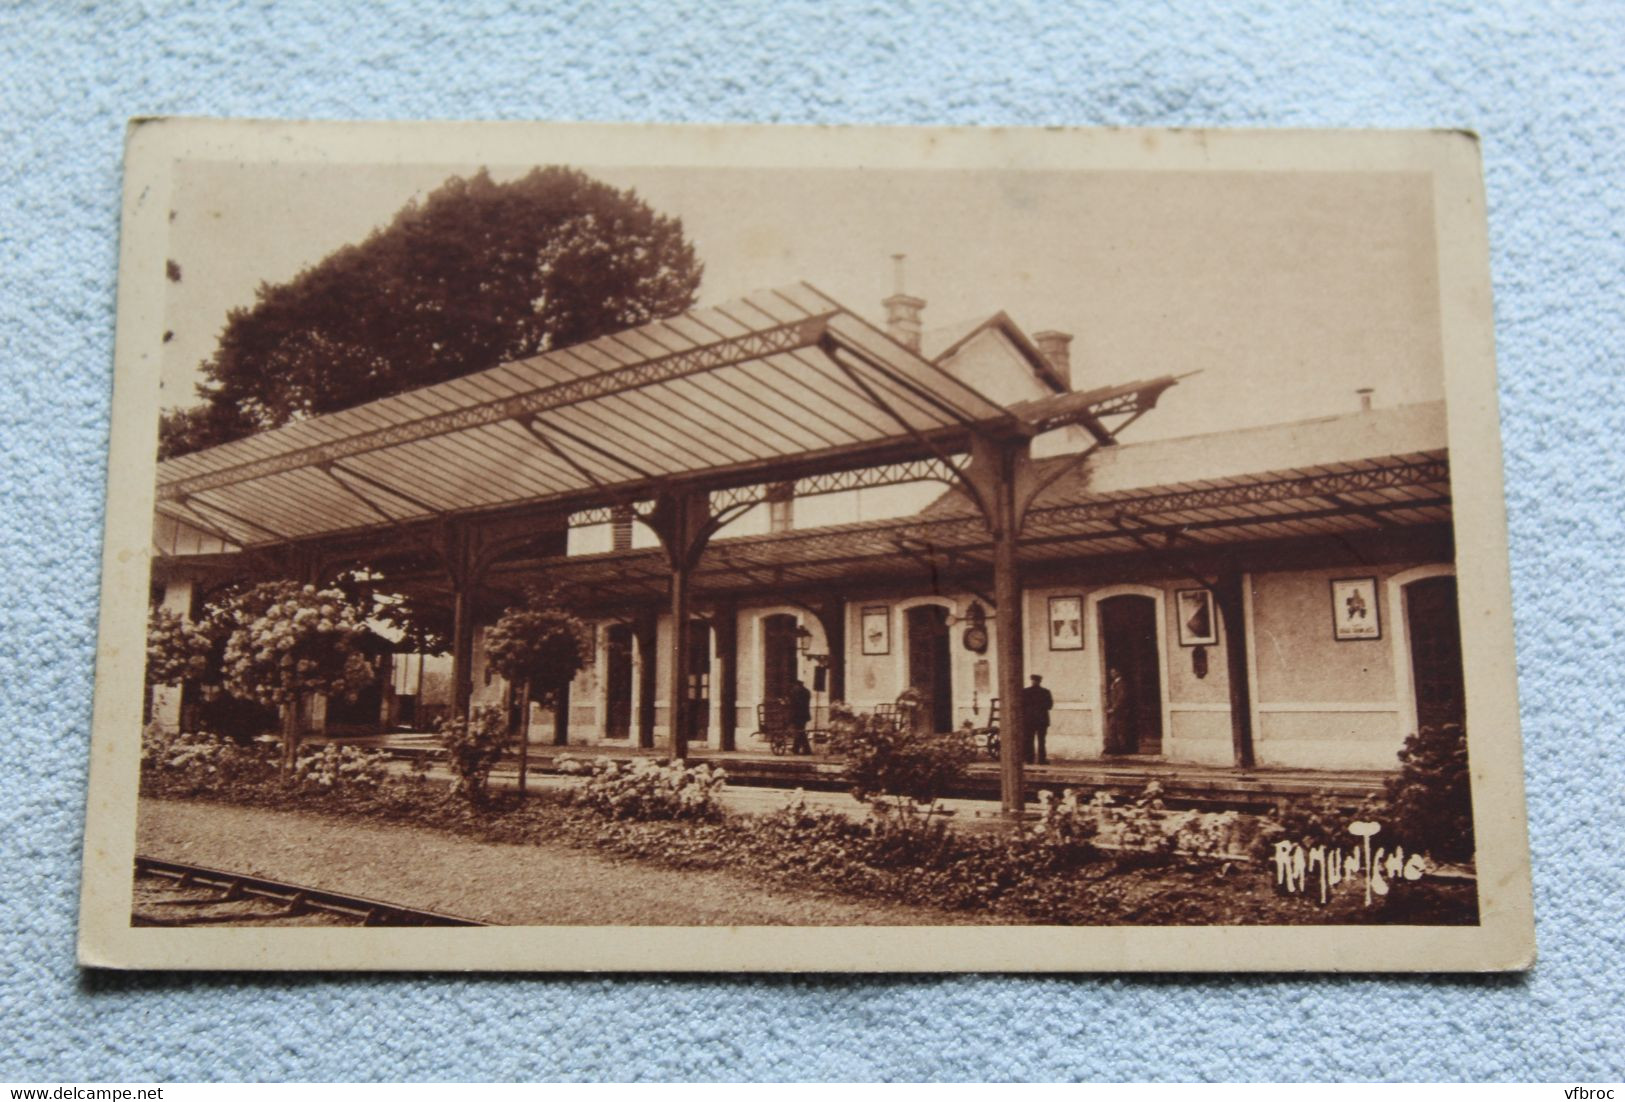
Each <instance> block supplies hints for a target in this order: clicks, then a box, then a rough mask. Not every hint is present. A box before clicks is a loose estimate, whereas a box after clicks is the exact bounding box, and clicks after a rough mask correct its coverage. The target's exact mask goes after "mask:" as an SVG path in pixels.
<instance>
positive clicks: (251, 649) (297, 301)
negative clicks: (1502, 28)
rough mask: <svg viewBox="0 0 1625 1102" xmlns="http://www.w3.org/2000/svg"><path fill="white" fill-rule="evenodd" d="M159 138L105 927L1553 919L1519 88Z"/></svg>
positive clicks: (955, 931) (133, 937)
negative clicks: (1530, 820)
mask: <svg viewBox="0 0 1625 1102" xmlns="http://www.w3.org/2000/svg"><path fill="white" fill-rule="evenodd" d="M125 172H126V182H125V206H124V221H123V239H122V261H121V269H120V283H119V304H118V341H117V364H116V372H115V380H114V391H115V402H114V419H113V434H112V444H111V457H110V465H109V473H108V516H107V534H106V549H105V559H104V577H103V596H102V602H103V603H102V620H101V642H100V649H99V666H98V671H97V687H96V694H97V695H96V704H95V730H94V736H93V754H92V769H91V794H90V803H89V809H88V820H87V826H86V836H85V879H84V894H83V906H82V915H81V936H80V957H81V960H82V961H83V963H85V964H86V965H92V966H107V967H123V968H260V969H305V968H323V969H331V968H351V969H414V970H416V969H503V970H513V969H536V970H640V971H643V970H721V971H742V970H749V971H788V970H796V971H809V970H845V971H955V970H1007V971H1080V970H1152V969H1158V970H1179V971H1193V970H1212V971H1236V970H1270V971H1279V970H1305V969H1319V970H1339V971H1348V970H1435V971H1437V970H1505V969H1521V968H1527V967H1529V966H1530V964H1531V963H1532V961H1533V956H1534V933H1533V923H1532V916H1531V902H1530V881H1529V875H1530V874H1529V851H1528V844H1527V840H1526V836H1525V826H1524V811H1523V808H1524V797H1523V786H1522V768H1521V759H1520V753H1521V752H1520V745H1519V727H1518V709H1517V702H1516V699H1515V684H1516V682H1515V676H1514V664H1513V651H1512V621H1511V610H1510V587H1509V583H1508V567H1507V558H1506V537H1505V518H1504V503H1503V498H1502V491H1501V456H1500V447H1499V436H1498V431H1497V417H1496V412H1497V411H1496V385H1495V365H1494V349H1493V341H1492V326H1491V309H1490V280H1489V261H1488V248H1487V241H1486V220H1485V212H1484V197H1483V190H1482V184H1481V179H1480V168H1479V158H1478V149H1477V143H1476V140H1475V139H1474V138H1473V137H1472V136H1471V135H1464V134H1461V133H1455V132H1426V133H1423V132H1415V133H1376V132H1348V133H1254V132H1204V131H1177V132H1151V131H1066V130H1048V131H1024V130H973V129H957V130H907V129H838V128H825V129H817V128H777V127H705V126H699V127H654V126H648V127H645V126H596V125H540V124H538V125H516V124H448V123H436V124H344V123H309V124H299V123H283V122H247V121H244V122H227V121H210V120H185V119H177V120H170V119H157V120H143V121H140V122H137V123H135V124H133V125H132V126H131V128H130V133H129V138H128V148H127V152H126V168H125Z"/></svg>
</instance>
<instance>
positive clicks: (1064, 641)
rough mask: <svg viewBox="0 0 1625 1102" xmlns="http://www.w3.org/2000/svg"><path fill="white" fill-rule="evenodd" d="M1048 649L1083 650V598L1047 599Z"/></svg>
mask: <svg viewBox="0 0 1625 1102" xmlns="http://www.w3.org/2000/svg"><path fill="white" fill-rule="evenodd" d="M1049 649H1050V650H1082V649H1083V598H1082V597H1078V596H1067V597H1051V598H1050V599H1049Z"/></svg>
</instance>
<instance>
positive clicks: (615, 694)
mask: <svg viewBox="0 0 1625 1102" xmlns="http://www.w3.org/2000/svg"><path fill="white" fill-rule="evenodd" d="M604 651H605V658H606V661H605V669H604V737H605V738H631V737H632V628H631V627H630V626H629V625H627V624H611V625H610V627H609V629H608V631H607V632H606V633H605V638H604Z"/></svg>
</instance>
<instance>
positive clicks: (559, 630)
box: [485, 587, 592, 791]
mask: <svg viewBox="0 0 1625 1102" xmlns="http://www.w3.org/2000/svg"><path fill="white" fill-rule="evenodd" d="M591 646H592V629H591V628H589V627H588V626H587V625H586V624H585V623H584V622H583V621H582V620H581V619H580V618H579V617H577V616H576V615H575V614H574V613H573V612H571V611H570V610H569V609H568V608H566V607H565V605H564V603H563V602H562V600H561V599H560V596H559V593H558V591H557V590H554V589H538V588H535V587H532V588H530V589H528V590H526V593H525V603H524V604H523V605H518V606H515V607H513V608H510V609H508V610H507V611H506V612H504V613H503V614H502V618H501V619H500V620H498V621H497V622H496V623H495V624H493V625H492V626H491V630H490V631H488V632H486V634H485V657H486V659H487V660H488V661H489V662H490V663H491V668H492V669H494V670H496V671H497V673H499V674H501V675H502V676H503V677H505V678H507V679H508V682H509V684H511V685H514V686H516V687H518V688H519V689H520V704H521V709H522V711H521V714H522V715H524V716H526V717H528V716H529V714H530V704H531V702H532V701H534V702H535V703H537V704H540V705H541V706H542V707H544V708H557V707H558V706H559V705H560V704H561V703H562V702H563V700H564V693H565V690H566V689H567V688H569V685H570V682H571V681H573V680H575V676H576V674H577V673H579V672H580V671H581V668H582V667H583V666H585V665H586V664H587V655H588V653H589V651H590V648H591ZM529 742H530V738H529V736H528V735H526V734H525V733H524V732H523V731H521V732H520V738H519V788H520V791H524V787H525V765H526V761H527V759H528V756H529V754H528V746H529Z"/></svg>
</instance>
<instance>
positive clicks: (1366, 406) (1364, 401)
mask: <svg viewBox="0 0 1625 1102" xmlns="http://www.w3.org/2000/svg"><path fill="white" fill-rule="evenodd" d="M1354 393H1356V394H1358V395H1359V396H1360V412H1361V413H1370V412H1371V395H1372V394H1374V393H1375V391H1373V390H1372V389H1371V388H1370V387H1368V386H1363V387H1361V388H1360V389H1359V390H1356V391H1355V392H1354Z"/></svg>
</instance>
